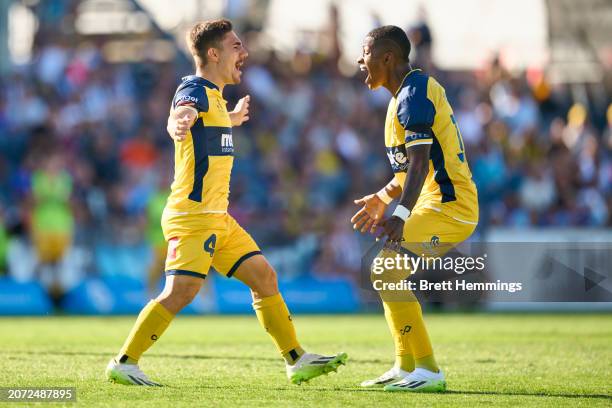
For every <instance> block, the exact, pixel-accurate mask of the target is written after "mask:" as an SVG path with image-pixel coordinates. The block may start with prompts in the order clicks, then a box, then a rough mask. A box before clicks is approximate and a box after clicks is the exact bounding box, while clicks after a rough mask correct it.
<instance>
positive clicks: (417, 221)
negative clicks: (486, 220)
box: [402, 209, 476, 257]
mask: <svg viewBox="0 0 612 408" xmlns="http://www.w3.org/2000/svg"><path fill="white" fill-rule="evenodd" d="M475 229H476V224H468V223H465V222H462V221H457V220H456V219H454V218H451V217H449V216H448V215H444V214H442V213H441V212H438V211H435V210H430V209H423V210H418V211H417V212H415V213H414V214H412V215H410V217H409V218H408V219H407V220H406V223H405V224H404V241H403V242H402V247H403V248H404V249H407V250H408V251H410V252H412V253H413V254H414V255H417V256H423V255H424V256H429V257H439V256H442V255H444V254H445V253H447V252H448V251H450V250H451V249H452V248H453V247H455V246H456V245H458V244H460V243H462V242H463V241H465V240H466V239H468V238H469V237H470V235H472V233H473V232H474V230H475Z"/></svg>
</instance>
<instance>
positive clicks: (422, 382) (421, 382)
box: [409, 381, 427, 388]
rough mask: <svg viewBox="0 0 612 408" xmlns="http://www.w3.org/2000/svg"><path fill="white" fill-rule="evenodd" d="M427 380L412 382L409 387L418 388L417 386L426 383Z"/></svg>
mask: <svg viewBox="0 0 612 408" xmlns="http://www.w3.org/2000/svg"><path fill="white" fill-rule="evenodd" d="M426 382H427V381H419V382H417V383H416V384H412V385H410V386H409V388H416V387H420V386H421V385H423V384H425V383H426Z"/></svg>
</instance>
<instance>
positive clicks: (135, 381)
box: [128, 374, 144, 385]
mask: <svg viewBox="0 0 612 408" xmlns="http://www.w3.org/2000/svg"><path fill="white" fill-rule="evenodd" d="M128 377H130V379H131V380H132V381H133V382H134V383H135V384H136V385H144V384H143V383H142V382H141V381H140V380H139V379H138V378H136V377H134V376H131V375H129V374H128Z"/></svg>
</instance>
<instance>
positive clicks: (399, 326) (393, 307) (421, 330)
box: [383, 301, 439, 372]
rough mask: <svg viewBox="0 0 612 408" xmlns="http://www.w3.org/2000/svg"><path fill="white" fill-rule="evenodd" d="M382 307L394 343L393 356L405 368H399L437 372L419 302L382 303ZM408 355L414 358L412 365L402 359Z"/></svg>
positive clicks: (407, 359)
mask: <svg viewBox="0 0 612 408" xmlns="http://www.w3.org/2000/svg"><path fill="white" fill-rule="evenodd" d="M383 306H384V308H385V317H386V318H387V323H388V324H389V328H390V329H391V333H392V335H393V340H394V342H395V355H396V356H402V357H400V364H402V365H404V366H405V367H406V368H404V367H401V368H402V369H403V370H406V371H412V370H409V369H410V368H412V369H414V366H415V365H416V367H422V368H426V369H428V370H430V371H433V372H437V371H438V370H439V369H438V366H437V365H436V364H435V359H434V358H433V349H432V347H431V342H430V341H429V334H427V329H426V328H425V322H424V321H423V313H422V311H421V305H420V304H419V302H386V301H383ZM409 354H410V355H411V356H412V357H413V358H414V362H413V363H412V364H411V362H410V358H408V357H403V356H406V355H409ZM396 361H397V359H396ZM432 362H433V364H432Z"/></svg>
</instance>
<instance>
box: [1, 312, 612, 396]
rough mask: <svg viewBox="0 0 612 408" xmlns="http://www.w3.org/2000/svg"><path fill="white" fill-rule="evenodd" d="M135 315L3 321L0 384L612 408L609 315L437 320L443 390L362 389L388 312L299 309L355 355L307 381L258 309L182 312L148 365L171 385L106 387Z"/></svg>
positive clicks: (82, 390) (310, 338)
mask: <svg viewBox="0 0 612 408" xmlns="http://www.w3.org/2000/svg"><path fill="white" fill-rule="evenodd" d="M133 321H134V317H117V318H97V317H92V318H89V317H76V318H75V317H47V318H0V353H1V355H0V368H1V370H0V386H4V387H8V386H21V387H23V386H45V387H53V386H55V387H60V386H74V387H76V388H77V405H79V406H107V407H117V406H130V407H140V406H142V407H145V406H147V407H150V406H173V407H174V406H177V407H180V406H241V407H257V406H294V407H319V406H343V407H345V406H363V407H399V406H445V407H446V406H458V407H466V406H476V405H492V404H493V405H495V406H554V407H558V406H588V407H592V406H611V405H612V316H610V315H603V314H602V315H586V314H569V315H568V314H550V315H543V314H523V315H516V314H513V315H506V314H491V315H487V314H473V315H469V314H468V315H466V314H446V315H440V314H437V315H429V316H427V321H428V324H429V327H430V333H431V336H432V339H433V342H434V346H435V349H436V352H437V357H438V360H439V362H440V364H441V365H442V367H443V369H444V370H445V372H446V375H447V382H448V386H449V391H448V392H447V393H444V394H408V393H405V394H404V393H399V394H398V393H385V392H383V391H382V390H362V389H359V388H358V384H359V382H360V381H362V380H364V379H366V378H369V377H372V376H376V375H378V374H381V373H382V372H383V371H385V370H386V369H388V368H389V367H390V365H391V363H392V359H393V349H392V343H391V338H390V336H389V333H388V331H387V326H386V324H385V321H384V318H383V316H382V315H361V316H299V315H298V316H295V318H294V321H295V323H296V326H297V329H298V334H299V335H300V338H301V341H302V343H303V345H304V346H305V347H306V348H307V350H311V351H313V352H317V353H333V352H336V351H346V352H347V353H348V354H349V361H348V364H347V366H344V367H341V368H340V370H339V372H338V374H330V375H328V376H324V377H320V378H317V379H315V380H313V381H311V382H310V383H308V384H306V385H302V386H294V385H291V384H289V383H288V381H287V379H286V377H285V374H284V366H283V364H282V361H281V359H280V358H279V357H278V356H277V354H276V350H275V349H274V347H273V345H272V344H271V342H270V340H269V339H268V337H267V335H266V334H265V332H263V331H262V330H261V328H260V327H259V325H258V323H257V320H256V319H255V317H254V316H228V317H224V316H206V317H187V316H179V317H178V318H177V319H176V320H175V321H174V322H173V324H172V325H171V326H170V328H169V329H168V331H167V332H166V333H165V334H164V336H163V337H162V338H161V339H160V340H159V341H158V343H157V344H156V345H155V347H153V348H152V349H151V350H149V352H148V353H147V354H145V356H144V357H143V359H142V360H141V367H142V368H143V370H144V371H145V372H146V373H147V374H149V376H150V377H151V378H152V379H154V380H156V381H159V382H161V383H163V384H165V385H167V386H166V387H163V388H143V387H135V386H121V385H115V384H110V383H108V382H106V381H105V380H104V377H103V371H104V367H105V366H106V363H107V361H108V360H109V358H110V357H111V356H112V355H113V354H114V353H116V352H117V350H118V348H119V347H120V345H121V343H122V341H123V339H124V337H125V336H126V334H127V333H128V331H129V329H130V327H131V325H132V322H133ZM0 404H1V403H0ZM10 405H11V404H8V405H7V406H10ZM19 405H20V406H23V405H24V404H23V403H21V404H19ZM31 405H32V406H34V405H36V404H31ZM38 405H40V404H38ZM53 406H60V404H57V403H55V404H53ZM66 406H74V404H72V403H69V404H66Z"/></svg>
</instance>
